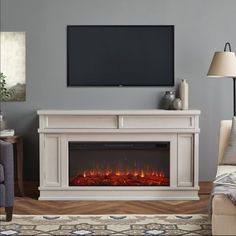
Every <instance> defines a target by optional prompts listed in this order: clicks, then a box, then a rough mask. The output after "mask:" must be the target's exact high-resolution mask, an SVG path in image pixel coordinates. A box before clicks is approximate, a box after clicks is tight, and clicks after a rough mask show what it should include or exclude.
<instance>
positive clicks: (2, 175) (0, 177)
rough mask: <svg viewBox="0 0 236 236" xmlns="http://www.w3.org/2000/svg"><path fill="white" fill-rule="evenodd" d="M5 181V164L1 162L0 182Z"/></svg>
mask: <svg viewBox="0 0 236 236" xmlns="http://www.w3.org/2000/svg"><path fill="white" fill-rule="evenodd" d="M3 182H4V168H3V165H2V164H0V183H3Z"/></svg>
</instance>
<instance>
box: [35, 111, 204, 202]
mask: <svg viewBox="0 0 236 236" xmlns="http://www.w3.org/2000/svg"><path fill="white" fill-rule="evenodd" d="M38 115H39V130H38V132H39V135H40V186H39V190H40V197H39V199H40V200H75V199H78V200H159V199H165V200H197V199H199V197H198V190H199V186H198V149H199V132H200V129H199V115H200V111H199V110H183V111H171V110H39V111H38ZM76 142H80V143H84V142H86V143H96V142H97V143H101V142H107V143H109V142H112V143H115V144H117V143H119V142H122V143H125V142H127V143H129V142H134V143H135V142H137V143H138V142H142V143H148V142H150V143H153V142H160V143H163V142H165V143H167V144H168V145H169V185H168V186H71V185H70V184H69V183H70V173H69V169H70V168H69V165H70V163H69V146H70V143H76ZM82 148H83V146H82ZM86 153H88V152H86ZM93 153H95V155H96V152H93ZM86 155H87V154H86ZM84 158H86V157H84ZM109 158H113V156H110V157H109ZM145 158H146V157H145ZM87 162H89V160H88V161H87ZM85 164H86V161H85ZM148 168H150V167H148ZM84 177H85V174H84ZM81 178H83V176H82V177H81ZM140 178H141V177H140Z"/></svg>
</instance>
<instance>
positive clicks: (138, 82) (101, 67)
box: [67, 25, 174, 86]
mask: <svg viewBox="0 0 236 236" xmlns="http://www.w3.org/2000/svg"><path fill="white" fill-rule="evenodd" d="M67 85H68V86H173V85H174V26H173V25H168V26H159V25H153V26H149V25H148V26H146V25H141V26H136V25H135V26H128V25H124V26H113V25H109V26H102V25H96V26H92V25H79V26H68V27H67Z"/></svg>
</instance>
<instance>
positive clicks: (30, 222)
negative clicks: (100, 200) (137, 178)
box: [0, 214, 211, 236]
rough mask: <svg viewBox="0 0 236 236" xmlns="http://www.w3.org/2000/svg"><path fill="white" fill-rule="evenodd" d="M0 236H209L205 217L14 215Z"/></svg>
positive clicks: (0, 227) (0, 225) (3, 224)
mask: <svg viewBox="0 0 236 236" xmlns="http://www.w3.org/2000/svg"><path fill="white" fill-rule="evenodd" d="M3 219H4V218H3V216H2V218H1V221H0V235H86V236H87V235H88V236H89V235H116V236H118V235H119V236H125V235H149V236H151V235H211V223H210V220H209V217H208V215H199V214H197V215H62V216H52V215H50V216H49V215H47V216H43V215H14V216H13V220H12V221H11V222H4V220H3Z"/></svg>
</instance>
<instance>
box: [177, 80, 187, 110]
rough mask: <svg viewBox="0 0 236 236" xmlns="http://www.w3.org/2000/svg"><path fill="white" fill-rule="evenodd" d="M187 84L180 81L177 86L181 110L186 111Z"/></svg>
mask: <svg viewBox="0 0 236 236" xmlns="http://www.w3.org/2000/svg"><path fill="white" fill-rule="evenodd" d="M188 92H189V91H188V83H187V81H186V80H185V79H182V80H181V82H180V86H179V96H180V99H181V101H182V109H183V110H188Z"/></svg>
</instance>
